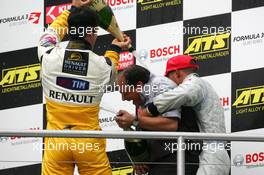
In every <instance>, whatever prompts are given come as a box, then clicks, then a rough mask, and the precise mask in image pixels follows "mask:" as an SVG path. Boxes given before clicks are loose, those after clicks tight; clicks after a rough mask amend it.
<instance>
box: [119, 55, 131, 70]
mask: <svg viewBox="0 0 264 175" xmlns="http://www.w3.org/2000/svg"><path fill="white" fill-rule="evenodd" d="M133 64H134V55H133V54H132V53H131V52H122V53H120V56H119V64H118V70H119V71H120V70H123V69H125V68H126V67H128V66H130V65H133Z"/></svg>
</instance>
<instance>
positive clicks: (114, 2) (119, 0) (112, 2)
mask: <svg viewBox="0 0 264 175" xmlns="http://www.w3.org/2000/svg"><path fill="white" fill-rule="evenodd" d="M105 1H106V3H107V4H108V5H109V6H118V5H126V4H132V3H133V2H134V0H105Z"/></svg>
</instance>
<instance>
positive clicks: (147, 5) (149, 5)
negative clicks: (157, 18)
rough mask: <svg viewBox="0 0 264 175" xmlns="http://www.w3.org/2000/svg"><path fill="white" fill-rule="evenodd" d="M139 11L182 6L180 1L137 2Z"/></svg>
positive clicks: (143, 0)
mask: <svg viewBox="0 0 264 175" xmlns="http://www.w3.org/2000/svg"><path fill="white" fill-rule="evenodd" d="M137 3H138V5H140V10H141V11H147V10H152V9H159V8H165V7H170V6H178V5H181V4H182V0H138V2H137Z"/></svg>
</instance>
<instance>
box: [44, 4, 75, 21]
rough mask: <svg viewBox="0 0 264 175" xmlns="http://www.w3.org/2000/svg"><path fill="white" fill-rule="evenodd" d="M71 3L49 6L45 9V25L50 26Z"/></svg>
mask: <svg viewBox="0 0 264 175" xmlns="http://www.w3.org/2000/svg"><path fill="white" fill-rule="evenodd" d="M70 8H71V3H69V4H61V5H58V6H51V7H47V8H46V24H51V23H52V22H53V21H54V19H55V18H56V17H57V16H59V15H60V14H61V13H62V12H63V11H64V10H69V9H70Z"/></svg>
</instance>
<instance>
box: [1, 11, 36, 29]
mask: <svg viewBox="0 0 264 175" xmlns="http://www.w3.org/2000/svg"><path fill="white" fill-rule="evenodd" d="M40 16H41V12H32V13H29V14H24V15H18V16H12V17H6V18H2V19H0V25H1V24H9V26H17V25H23V24H28V23H31V24H39V20H40Z"/></svg>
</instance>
